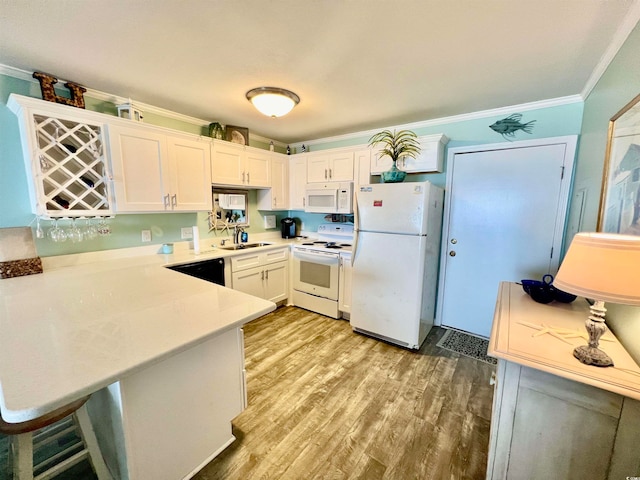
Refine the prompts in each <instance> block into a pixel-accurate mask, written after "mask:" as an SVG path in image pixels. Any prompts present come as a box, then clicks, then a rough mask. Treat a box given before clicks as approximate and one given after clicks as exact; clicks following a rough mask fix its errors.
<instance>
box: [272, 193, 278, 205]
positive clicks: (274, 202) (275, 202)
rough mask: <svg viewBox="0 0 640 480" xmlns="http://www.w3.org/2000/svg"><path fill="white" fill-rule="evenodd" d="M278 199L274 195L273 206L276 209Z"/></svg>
mask: <svg viewBox="0 0 640 480" xmlns="http://www.w3.org/2000/svg"><path fill="white" fill-rule="evenodd" d="M276 198H277V197H276V196H275V195H274V197H273V206H274V207H275V206H276V205H277V204H278V201H277V199H276Z"/></svg>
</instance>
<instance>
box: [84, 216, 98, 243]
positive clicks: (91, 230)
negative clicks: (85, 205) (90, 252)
mask: <svg viewBox="0 0 640 480" xmlns="http://www.w3.org/2000/svg"><path fill="white" fill-rule="evenodd" d="M84 238H86V239H87V240H95V239H96V238H98V229H97V228H96V226H95V225H93V224H92V223H91V219H90V218H87V219H86V225H85V227H84Z"/></svg>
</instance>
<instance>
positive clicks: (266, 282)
mask: <svg viewBox="0 0 640 480" xmlns="http://www.w3.org/2000/svg"><path fill="white" fill-rule="evenodd" d="M231 284H232V288H233V289H234V290H239V291H241V292H244V293H248V294H249V295H253V296H255V297H260V298H264V299H265V300H270V301H272V302H274V303H275V302H280V301H282V300H286V299H287V298H288V296H289V294H288V293H289V249H288V247H284V248H280V249H274V250H267V251H262V252H256V253H251V254H246V255H237V256H234V257H232V258H231Z"/></svg>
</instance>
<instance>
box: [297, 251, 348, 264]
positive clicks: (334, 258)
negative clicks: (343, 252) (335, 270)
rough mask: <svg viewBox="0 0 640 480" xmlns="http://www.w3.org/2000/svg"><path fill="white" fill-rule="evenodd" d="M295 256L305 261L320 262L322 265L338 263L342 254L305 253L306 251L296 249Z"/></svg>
mask: <svg viewBox="0 0 640 480" xmlns="http://www.w3.org/2000/svg"><path fill="white" fill-rule="evenodd" d="M293 257H294V258H297V259H298V260H303V261H305V262H312V263H320V264H322V265H338V262H339V261H340V256H339V255H333V254H326V255H325V254H322V253H317V254H315V253H305V252H299V251H295V250H294V252H293Z"/></svg>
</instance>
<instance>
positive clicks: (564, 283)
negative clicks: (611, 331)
mask: <svg viewBox="0 0 640 480" xmlns="http://www.w3.org/2000/svg"><path fill="white" fill-rule="evenodd" d="M553 286H554V287H556V288H558V289H560V290H562V291H565V292H569V293H573V294H574V295H580V296H582V297H586V298H591V299H593V300H600V301H603V302H613V303H622V304H625V305H640V236H633V235H618V234H613V233H578V234H577V235H576V236H575V237H573V241H572V242H571V246H570V247H569V250H568V251H567V255H566V256H565V258H564V260H563V261H562V265H561V266H560V270H558V274H557V275H556V278H555V280H554V281H553Z"/></svg>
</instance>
